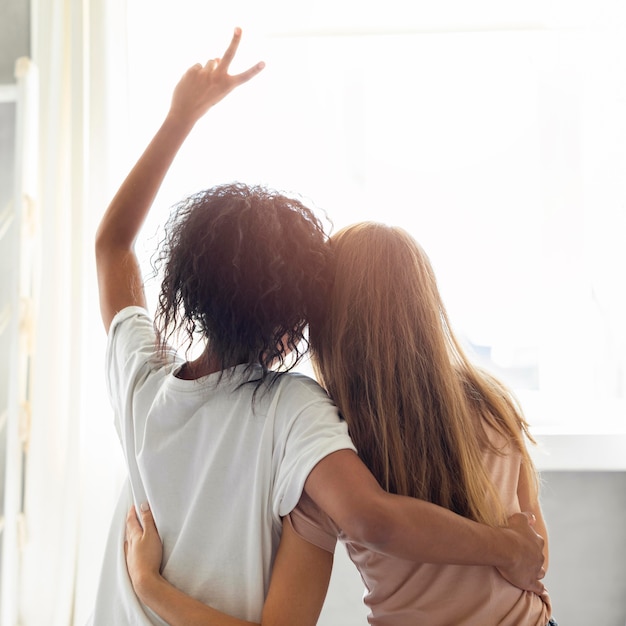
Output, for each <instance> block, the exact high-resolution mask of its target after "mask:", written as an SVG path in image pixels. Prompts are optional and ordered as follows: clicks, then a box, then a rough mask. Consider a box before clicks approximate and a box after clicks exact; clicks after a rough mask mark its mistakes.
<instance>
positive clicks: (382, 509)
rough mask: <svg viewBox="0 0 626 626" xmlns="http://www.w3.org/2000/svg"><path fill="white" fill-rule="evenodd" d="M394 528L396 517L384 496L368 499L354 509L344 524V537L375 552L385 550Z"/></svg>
mask: <svg viewBox="0 0 626 626" xmlns="http://www.w3.org/2000/svg"><path fill="white" fill-rule="evenodd" d="M393 529H394V517H393V515H391V513H390V510H389V506H388V503H387V502H385V499H384V497H381V498H380V499H377V500H376V501H375V502H370V501H368V502H367V503H366V504H365V503H364V505H363V506H361V507H359V508H358V509H357V510H356V511H354V513H353V515H351V516H350V517H349V519H348V520H346V521H345V523H344V525H343V526H342V529H341V531H342V534H343V539H344V540H345V541H349V542H353V543H357V544H359V545H362V546H364V547H366V548H368V549H371V550H374V551H375V552H385V546H386V545H388V544H389V542H390V540H391V537H392V534H393Z"/></svg>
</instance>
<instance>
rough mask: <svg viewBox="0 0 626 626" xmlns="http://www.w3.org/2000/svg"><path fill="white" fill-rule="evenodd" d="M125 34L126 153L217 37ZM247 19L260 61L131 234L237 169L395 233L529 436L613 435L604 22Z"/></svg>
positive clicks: (617, 356) (617, 294)
mask: <svg viewBox="0 0 626 626" xmlns="http://www.w3.org/2000/svg"><path fill="white" fill-rule="evenodd" d="M198 19H202V18H200V17H199V18H198ZM235 23H236V22H235ZM130 29H131V32H130V37H129V39H130V41H131V49H130V60H131V79H132V80H131V85H132V90H131V91H132V95H131V105H132V109H133V111H134V122H133V125H134V128H135V136H134V139H135V140H136V142H137V144H136V146H137V151H139V149H141V148H142V147H143V145H144V144H145V142H146V141H147V139H148V138H149V136H150V135H151V133H152V132H153V131H154V129H155V128H156V126H157V124H158V123H159V122H160V120H161V118H162V115H163V114H164V112H165V110H166V107H167V105H168V103H169V97H170V93H171V89H172V88H173V86H174V84H175V82H176V80H177V79H178V76H179V75H180V74H181V73H182V71H184V69H185V68H186V67H187V66H189V65H191V64H193V63H194V62H196V61H204V60H206V59H205V56H206V55H210V56H213V55H217V54H219V53H220V52H221V47H222V46H223V45H225V44H226V43H227V41H228V34H229V33H228V30H226V31H225V32H223V33H221V34H219V35H215V36H214V37H213V38H212V40H210V41H208V42H207V43H206V51H205V52H201V53H200V52H198V49H197V43H198V42H196V48H195V49H193V50H192V49H191V48H192V47H191V45H190V44H189V42H188V40H187V43H186V44H185V43H184V42H182V40H181V45H180V47H179V46H178V45H177V43H178V42H173V41H172V40H170V41H169V42H168V45H167V47H166V52H167V54H165V53H164V54H163V56H162V57H161V58H159V57H158V51H157V58H155V57H154V52H155V49H154V45H153V44H154V42H149V43H147V44H145V45H140V46H137V47H135V46H133V45H132V44H133V42H136V43H140V42H141V37H140V30H141V29H140V28H139V27H138V26H137V24H136V23H134V22H133V15H132V14H131V20H130ZM134 29H135V30H134ZM253 31H254V28H253V27H248V29H247V31H246V32H245V33H244V40H243V43H242V46H241V48H242V50H241V52H242V57H243V58H242V60H241V63H240V68H241V69H243V68H244V67H246V66H247V65H249V64H251V63H253V62H255V61H257V60H259V59H263V60H265V61H266V62H267V68H266V70H265V71H264V73H263V74H262V75H261V76H260V77H259V78H257V79H256V80H255V81H254V82H253V83H250V84H249V85H246V86H245V87H243V88H242V89H241V90H240V92H239V93H237V94H235V95H234V96H231V100H230V101H228V102H226V103H222V104H220V105H218V107H216V109H215V110H214V111H213V112H212V113H211V114H210V116H211V117H212V119H211V120H206V121H203V122H202V123H201V124H202V126H201V127H199V128H197V129H196V131H195V133H194V135H193V137H192V138H191V139H190V141H189V143H188V144H187V145H186V146H185V147H184V149H183V151H182V152H181V154H180V158H179V159H178V160H177V162H176V164H175V166H174V168H173V170H172V172H171V176H170V178H169V180H168V182H167V184H166V186H165V187H164V189H163V190H162V193H161V197H160V199H159V206H160V207H161V209H162V210H160V211H155V213H154V215H153V219H154V222H153V223H151V224H150V225H149V226H148V228H147V229H146V233H147V235H150V234H151V233H153V232H154V229H155V228H156V224H157V223H159V222H163V221H164V219H165V215H166V212H167V208H168V207H169V205H171V204H172V203H173V202H175V201H176V200H177V199H179V198H180V197H182V196H183V195H184V194H187V193H191V192H193V191H196V190H197V189H199V188H202V187H205V186H211V185H213V184H216V183H220V182H226V181H230V180H235V179H238V180H244V181H246V182H261V183H266V184H268V185H270V186H272V187H276V188H279V189H283V190H287V191H296V192H299V193H301V194H302V195H303V196H304V197H305V198H308V199H310V200H311V201H312V202H313V203H314V204H315V205H316V206H318V207H321V208H323V209H324V210H325V211H327V212H328V214H329V216H330V217H331V219H332V221H333V223H334V225H335V229H336V228H339V227H341V226H343V225H345V224H348V223H351V222H354V221H360V220H365V219H372V220H379V221H385V222H388V223H393V224H397V225H400V226H403V227H405V228H406V229H407V230H409V231H410V232H411V233H412V234H413V235H414V236H415V238H416V239H417V240H418V241H419V242H420V243H421V244H422V245H423V246H424V248H425V249H426V250H427V252H428V253H429V255H430V257H431V260H432V261H433V265H434V267H435V271H436V273H437V276H438V278H439V282H440V287H441V290H442V293H443V296H444V301H445V302H446V304H447V307H448V310H449V313H450V315H451V318H452V322H453V325H454V327H455V328H456V330H457V332H458V333H459V334H460V335H461V336H462V337H463V338H464V340H465V341H466V344H467V346H468V349H470V350H471V351H472V353H473V354H474V355H475V358H476V359H477V360H478V361H479V362H481V363H483V364H485V365H486V366H488V367H489V368H490V369H491V370H492V371H494V372H495V373H497V374H499V375H500V376H501V377H502V378H503V379H504V380H505V381H506V382H508V383H509V384H510V385H511V386H513V388H514V389H515V390H516V392H517V393H518V396H519V397H520V399H521V400H522V404H523V406H524V408H525V410H526V413H527V415H528V417H529V419H530V421H531V423H532V425H533V429H534V431H535V432H536V433H539V434H544V433H548V434H571V433H576V434H578V433H582V434H585V435H587V434H590V435H593V434H599V435H602V434H607V433H618V434H621V435H622V436H623V435H625V434H626V400H625V396H626V328H625V324H624V320H626V281H624V277H623V272H624V268H626V247H625V246H624V245H623V241H622V240H623V237H624V233H626V187H625V184H624V180H626V79H625V77H626V49H625V48H624V46H623V44H622V42H623V36H622V34H621V33H619V32H617V31H609V30H607V29H600V28H599V29H597V30H593V29H584V30H582V29H578V30H559V29H546V30H542V29H528V30H498V29H496V30H483V31H481V30H475V31H472V32H446V30H445V29H444V28H442V29H440V30H437V31H434V32H428V33H421V34H420V33H414V34H411V33H402V34H395V35H394V34H384V33H383V34H376V35H364V34H350V33H345V32H344V33H341V34H333V33H328V34H326V35H324V34H320V33H319V32H318V33H316V34H310V33H309V34H303V35H297V34H295V33H292V34H291V35H290V34H289V32H287V33H286V34H285V33H284V32H283V33H281V34H280V36H278V35H273V36H272V35H267V36H266V37H261V38H259V37H255V34H254V32H253ZM248 32H249V33H250V36H249V38H248V40H246V38H245V37H246V35H247V34H248ZM187 35H188V34H182V35H181V36H182V37H187ZM149 36H150V37H154V36H155V35H154V33H151V34H150V35H149ZM202 43H203V45H204V42H202ZM147 50H149V52H150V55H149V56H148V55H147V52H146V51H147ZM164 52H165V49H164ZM198 54H200V55H201V56H198ZM144 55H145V56H144ZM172 55H174V56H172ZM185 55H186V56H185ZM202 55H205V56H202ZM238 69H239V65H238V67H236V68H234V70H238ZM157 71H158V76H159V78H158V80H157V79H156V76H157ZM146 241H147V246H146V251H147V252H146V259H147V258H148V251H152V249H153V246H154V243H155V240H154V239H149V238H148V237H146Z"/></svg>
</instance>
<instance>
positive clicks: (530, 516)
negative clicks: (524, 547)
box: [522, 511, 537, 526]
mask: <svg viewBox="0 0 626 626" xmlns="http://www.w3.org/2000/svg"><path fill="white" fill-rule="evenodd" d="M522 515H525V516H526V519H527V520H528V525H529V526H534V525H535V524H536V523H537V518H536V517H535V514H534V513H531V512H530V511H522Z"/></svg>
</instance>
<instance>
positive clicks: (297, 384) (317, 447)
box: [273, 375, 356, 517]
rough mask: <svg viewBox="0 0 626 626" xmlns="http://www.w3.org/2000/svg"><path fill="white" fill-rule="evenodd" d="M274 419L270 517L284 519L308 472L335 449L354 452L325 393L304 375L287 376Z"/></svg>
mask: <svg viewBox="0 0 626 626" xmlns="http://www.w3.org/2000/svg"><path fill="white" fill-rule="evenodd" d="M287 376H289V379H288V380H286V381H285V383H287V384H285V387H286V389H285V390H284V393H281V394H280V397H281V399H280V403H279V406H278V407H277V413H279V414H280V416H279V417H277V419H276V424H277V425H278V428H279V432H278V433H277V434H276V447H275V450H274V463H275V468H274V477H275V478H274V481H275V482H274V489H273V507H274V515H275V516H278V517H285V516H286V515H287V514H288V513H290V512H291V511H292V510H293V509H294V508H295V507H296V505H297V504H298V501H299V500H300V496H301V495H302V491H303V488H304V483H305V482H306V479H307V477H308V475H309V474H310V473H311V470H313V468H314V467H315V466H316V465H317V464H318V463H319V462H320V461H321V460H322V459H323V458H324V457H326V456H328V455H329V454H332V453H333V452H337V451H338V450H346V449H347V450H354V451H356V449H355V447H354V445H353V443H352V440H351V439H350V437H349V435H348V427H347V425H346V423H345V422H344V421H343V420H342V419H341V417H340V416H339V411H338V410H337V407H336V406H335V405H334V404H333V402H332V401H331V400H330V398H329V397H328V395H327V394H326V392H325V391H324V390H323V389H322V388H321V387H320V386H319V385H318V384H317V383H316V382H315V381H314V380H313V379H310V378H308V377H305V376H298V375H296V376H295V377H294V376H293V375H287Z"/></svg>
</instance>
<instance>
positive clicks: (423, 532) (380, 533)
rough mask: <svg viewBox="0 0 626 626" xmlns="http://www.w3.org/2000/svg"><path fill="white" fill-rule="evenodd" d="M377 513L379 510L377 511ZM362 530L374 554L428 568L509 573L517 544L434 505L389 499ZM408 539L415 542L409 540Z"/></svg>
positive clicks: (510, 537) (505, 532) (503, 533)
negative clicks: (438, 565)
mask: <svg viewBox="0 0 626 626" xmlns="http://www.w3.org/2000/svg"><path fill="white" fill-rule="evenodd" d="M377 509H378V510H377ZM364 521H365V524H366V525H367V526H368V528H367V529H366V528H364V527H357V533H358V534H359V535H360V536H361V541H363V543H364V545H366V546H367V547H368V548H370V549H371V550H374V551H376V552H381V553H383V554H388V555H390V556H394V557H400V558H404V559H410V560H414V561H419V562H423V563H450V564H457V565H491V566H494V567H503V568H506V567H510V566H511V565H512V554H514V553H515V550H516V548H517V547H518V546H517V545H516V538H515V536H514V534H513V533H512V532H511V531H509V530H506V529H502V528H492V527H490V526H486V525H484V524H479V523H477V522H473V521H472V520H469V519H467V518H464V517H461V516H460V515H457V514H455V513H453V512H452V511H449V510H448V509H445V508H443V507H439V506H436V505H434V504H431V503H429V502H424V501H422V500H416V499H414V498H406V497H402V496H394V495H391V494H386V493H385V494H384V495H383V496H382V497H381V499H380V503H379V504H377V506H376V507H373V508H372V509H371V512H370V514H369V515H368V516H367V518H365V520H364ZM409 538H411V539H410V540H409Z"/></svg>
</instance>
